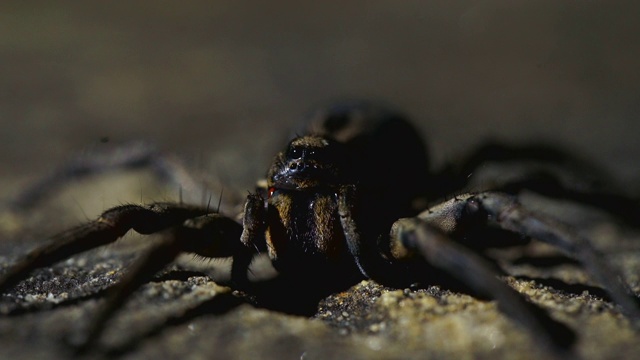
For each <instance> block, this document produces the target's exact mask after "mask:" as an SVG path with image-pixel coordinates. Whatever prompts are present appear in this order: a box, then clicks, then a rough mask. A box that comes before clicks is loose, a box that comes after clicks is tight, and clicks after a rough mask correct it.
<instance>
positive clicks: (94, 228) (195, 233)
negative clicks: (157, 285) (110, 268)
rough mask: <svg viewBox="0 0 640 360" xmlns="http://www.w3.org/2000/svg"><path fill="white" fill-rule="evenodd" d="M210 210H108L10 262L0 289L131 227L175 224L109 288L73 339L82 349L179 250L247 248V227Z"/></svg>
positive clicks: (148, 230)
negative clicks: (244, 236) (244, 241)
mask: <svg viewBox="0 0 640 360" xmlns="http://www.w3.org/2000/svg"><path fill="white" fill-rule="evenodd" d="M211 213H212V211H211V210H209V209H206V208H200V207H193V206H187V205H183V204H171V203H155V204H151V205H149V206H139V205H124V206H118V207H115V208H112V209H109V210H107V211H105V212H104V213H103V214H102V215H101V216H100V217H99V218H98V219H97V220H95V221H92V222H89V223H87V224H84V225H81V226H78V227H76V228H74V229H72V230H69V231H66V232H63V233H61V234H59V235H58V236H55V237H54V238H52V239H51V242H50V243H49V244H47V245H45V246H42V247H39V248H36V249H34V250H32V251H31V252H30V253H29V254H27V255H26V256H25V257H23V258H22V259H20V260H18V262H16V263H15V264H13V265H12V266H10V267H9V268H8V270H6V271H5V273H4V274H3V275H2V277H0V292H6V291H8V290H9V289H10V288H12V287H13V286H15V285H16V284H17V283H18V282H19V281H21V280H23V279H25V278H26V277H27V276H29V274H30V273H31V272H32V271H33V270H35V269H37V268H41V267H45V266H49V265H52V264H54V263H56V262H58V261H61V260H63V259H66V258H68V257H70V256H73V255H75V254H77V253H80V252H83V251H86V250H89V249H92V248H95V247H98V246H101V245H105V244H108V243H112V242H114V241H116V240H117V239H119V238H120V237H122V236H123V235H124V234H125V233H127V232H128V231H129V230H131V229H133V230H135V231H136V232H138V233H141V234H152V233H157V232H160V231H163V230H167V229H171V231H169V232H166V233H164V234H163V235H164V236H163V237H162V239H160V241H159V242H158V243H157V244H154V246H153V247H151V249H149V250H148V251H147V252H146V253H144V254H143V255H141V256H140V257H139V258H138V259H137V260H136V261H135V262H134V263H133V264H132V266H131V267H130V269H129V270H128V272H127V273H126V274H125V275H124V276H123V278H122V279H121V281H120V282H118V283H117V284H116V285H115V286H114V287H112V288H110V289H109V292H108V295H107V298H106V299H105V301H104V302H103V304H102V305H101V308H100V309H98V311H97V313H96V316H95V317H94V318H93V319H92V321H91V323H90V324H89V326H90V327H89V329H88V330H87V331H84V332H83V333H82V334H81V335H79V336H77V337H74V338H73V339H72V343H73V344H74V346H75V347H76V350H77V351H78V352H82V351H84V350H87V349H88V348H90V346H91V345H92V344H94V343H95V341H96V340H97V339H98V338H99V336H100V334H101V333H102V331H103V329H104V326H105V324H106V322H107V321H108V320H109V319H110V318H111V317H112V315H113V313H114V312H116V311H117V310H118V309H119V308H120V307H121V306H122V304H123V303H124V302H125V301H126V299H127V298H128V297H129V296H130V295H131V293H132V292H134V291H135V290H136V289H138V288H139V287H140V286H141V285H143V284H144V283H145V282H146V281H148V280H149V279H151V278H152V277H153V276H154V275H155V274H156V273H157V272H158V271H160V270H162V269H163V268H164V267H165V266H166V265H167V264H169V263H170V262H171V261H173V260H174V259H175V258H176V257H177V256H178V255H179V254H181V253H183V252H191V253H195V254H198V255H201V256H205V257H230V256H235V255H236V254H245V253H247V252H248V250H246V248H245V247H244V245H243V244H242V243H241V242H240V241H239V238H240V234H241V232H242V226H241V225H240V224H238V223H237V222H235V221H233V220H231V219H229V218H227V217H224V216H222V215H219V214H211Z"/></svg>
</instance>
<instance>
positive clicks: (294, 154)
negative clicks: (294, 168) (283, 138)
mask: <svg viewBox="0 0 640 360" xmlns="http://www.w3.org/2000/svg"><path fill="white" fill-rule="evenodd" d="M287 157H288V158H289V159H300V158H301V157H302V150H300V149H299V148H297V147H291V148H289V151H288V152H287Z"/></svg>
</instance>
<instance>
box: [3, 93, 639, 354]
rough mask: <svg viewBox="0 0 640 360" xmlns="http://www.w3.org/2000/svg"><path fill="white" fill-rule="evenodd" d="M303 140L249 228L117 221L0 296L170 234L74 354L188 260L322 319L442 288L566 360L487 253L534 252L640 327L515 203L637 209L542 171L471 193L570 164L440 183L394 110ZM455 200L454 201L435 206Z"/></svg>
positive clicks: (145, 218) (141, 212)
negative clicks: (226, 261)
mask: <svg viewBox="0 0 640 360" xmlns="http://www.w3.org/2000/svg"><path fill="white" fill-rule="evenodd" d="M305 129H306V130H305V132H306V133H308V134H310V135H303V136H296V137H294V138H293V139H292V140H291V141H290V142H289V143H288V145H287V146H286V147H285V149H284V150H283V151H281V152H280V153H278V154H277V155H276V157H275V159H274V161H273V164H272V165H271V167H270V168H269V170H268V173H267V179H266V182H263V183H262V185H261V186H260V187H259V188H258V190H257V191H256V192H254V193H251V194H249V195H248V196H247V199H246V203H245V206H244V212H243V216H242V223H241V224H240V223H239V222H237V221H236V220H234V219H232V218H230V217H226V216H223V215H221V214H219V213H217V211H213V210H212V209H211V208H210V207H208V206H190V205H186V204H183V203H154V204H151V205H147V206H142V205H123V206H118V207H114V208H111V209H108V210H107V211H105V212H104V213H103V214H102V215H101V216H100V217H99V218H98V219H96V220H94V221H91V222H89V223H86V224H84V225H80V226H79V227H76V228H74V229H71V230H69V231H66V232H63V233H61V234H59V235H58V236H55V237H53V238H52V239H51V241H50V242H49V243H48V244H47V245H44V246H42V247H37V248H36V249H34V250H32V251H31V252H29V253H28V254H27V255H26V256H24V257H23V258H22V259H20V260H18V261H17V262H15V263H14V264H12V265H10V266H9V267H7V268H6V269H5V271H4V274H3V275H2V277H1V278H0V292H7V291H8V290H10V289H11V288H12V287H14V286H15V285H16V284H18V283H19V282H20V281H22V280H24V279H25V278H27V277H28V276H29V275H30V274H31V272H32V271H33V270H35V269H37V268H41V267H45V266H49V265H51V264H54V263H56V262H58V261H61V260H64V259H66V258H68V257H70V256H72V255H74V254H77V253H79V252H82V251H85V250H89V249H92V248H95V247H98V246H102V245H105V244H108V243H112V242H114V241H116V240H117V239H118V238H120V237H122V236H123V235H124V234H125V233H127V232H128V231H129V230H131V229H133V230H134V231H136V232H138V233H141V234H152V233H158V232H162V233H163V237H162V241H160V242H159V243H158V244H157V245H155V246H153V247H152V248H151V249H149V250H148V253H147V254H145V255H144V256H142V257H141V258H140V259H139V260H138V261H137V262H136V263H134V264H133V266H132V267H131V269H129V271H128V274H127V275H126V276H125V277H124V278H123V279H122V280H121V281H120V283H118V284H117V285H115V286H114V287H113V289H112V290H113V291H111V292H110V293H109V295H108V297H107V299H106V301H105V302H104V303H103V306H102V308H100V309H99V311H98V313H97V314H96V317H95V318H94V319H92V320H91V327H90V329H89V331H87V332H86V333H85V334H84V336H83V337H82V338H81V339H79V340H77V341H76V343H75V346H77V347H78V349H82V350H85V349H87V348H89V345H91V344H93V343H94V342H96V341H97V340H98V339H99V337H100V334H101V332H102V330H103V329H104V327H105V324H106V323H107V321H108V319H109V318H110V317H111V315H112V314H113V313H114V312H115V311H117V310H118V309H119V308H120V307H121V306H122V304H123V303H124V302H125V301H126V299H127V298H128V297H129V295H130V294H131V293H132V292H134V291H135V290H136V289H137V288H139V287H140V286H141V285H143V284H144V283H145V282H147V281H149V279H150V278H152V277H153V276H154V274H156V273H157V272H158V271H160V270H162V269H163V268H164V267H166V266H167V265H168V264H170V263H171V262H172V261H173V260H174V259H175V258H176V257H177V256H178V255H179V254H181V253H194V254H197V255H199V256H202V257H206V258H232V259H233V263H232V264H233V265H232V268H231V277H230V280H229V281H228V285H229V286H231V287H232V288H233V289H236V290H239V291H241V292H243V293H245V294H248V296H249V297H250V299H251V300H252V301H253V302H255V303H256V304H258V305H260V306H265V307H268V308H274V309H280V310H283V311H288V312H297V313H310V312H311V313H312V312H313V311H314V309H315V307H316V306H317V303H318V301H319V300H320V299H322V298H323V297H326V296H328V295H329V294H331V293H335V292H338V291H341V290H344V289H346V288H348V287H349V286H352V285H354V284H356V283H357V282H358V281H360V280H362V279H367V278H368V279H372V280H375V281H376V282H379V283H381V284H384V285H386V286H390V287H396V288H405V287H409V286H428V285H430V284H443V285H444V286H448V287H450V288H453V289H462V290H463V291H466V292H470V293H471V294H473V295H475V296H478V297H481V298H488V299H494V300H496V301H497V303H498V306H499V308H500V309H501V310H502V311H503V312H504V313H505V314H507V315H508V316H509V317H511V318H512V319H513V320H514V321H515V322H517V323H519V324H521V325H522V326H524V327H525V328H527V329H528V330H529V331H530V332H531V333H532V334H533V335H534V336H535V337H536V338H537V339H539V340H540V341H541V342H542V343H543V344H544V345H546V346H547V347H548V348H549V349H550V350H552V351H562V352H564V351H568V350H569V349H570V348H571V345H572V343H573V342H574V338H575V335H574V333H573V331H572V330H571V329H570V328H569V327H567V326H566V325H564V324H562V323H561V322H559V321H556V320H554V319H552V318H551V317H550V316H549V315H548V314H547V313H546V312H545V311H543V310H542V309H541V308H539V307H537V306H534V305H533V304H532V303H530V302H528V301H526V300H525V299H524V297H522V296H521V295H520V294H518V293H517V292H516V291H515V290H513V289H512V288H511V287H509V286H508V285H506V284H505V283H504V282H502V281H501V280H499V278H498V275H499V274H500V273H499V271H498V270H497V269H496V267H495V266H494V265H493V264H492V263H490V262H489V261H488V260H487V258H485V257H484V256H482V253H481V252H477V250H480V249H484V248H486V247H489V246H495V245H496V243H501V244H502V245H513V244H521V243H522V242H523V241H524V240H527V239H530V238H532V239H536V240H539V241H542V242H545V243H549V244H551V245H553V246H555V247H557V248H558V249H560V250H561V251H563V252H564V253H566V254H567V255H569V256H571V257H574V258H575V259H577V260H578V261H580V262H581V263H582V264H583V265H584V267H585V268H586V269H587V270H588V271H589V272H590V274H591V276H592V277H593V278H594V279H595V280H596V281H598V282H600V283H601V284H602V285H603V286H604V287H605V288H606V290H607V291H608V292H609V294H610V296H611V298H612V299H613V301H614V302H616V303H617V304H618V305H620V307H621V309H622V312H623V313H625V314H626V315H627V316H628V317H629V318H630V319H631V320H632V321H633V322H638V320H640V310H639V307H638V304H637V300H636V298H635V296H634V295H633V294H632V292H631V291H630V290H629V289H628V287H627V286H626V284H625V283H624V282H623V281H622V280H621V277H620V275H619V274H618V273H617V271H616V270H615V269H614V268H612V267H611V266H610V265H609V264H607V263H606V262H605V261H604V260H603V258H602V257H601V256H600V254H599V253H598V251H596V250H595V249H594V248H593V247H592V246H591V245H590V243H589V242H588V241H587V240H586V239H583V238H582V237H581V236H580V235H578V233H577V232H575V231H574V230H573V229H571V227H569V226H568V225H565V224H563V223H562V222H560V221H557V220H555V219H553V218H549V217H546V216H543V215H540V214H538V213H536V212H534V211H531V210H530V209H527V208H526V207H525V206H523V205H521V203H520V202H519V201H518V193H519V192H520V191H521V190H522V189H529V190H533V191H537V192H539V193H542V194H543V195H547V196H554V197H562V198H568V199H571V200H578V201H581V202H585V203H588V204H591V205H596V206H599V207H602V208H604V209H605V210H609V211H611V212H614V213H616V214H619V215H621V214H622V212H617V211H616V209H619V208H621V207H624V208H628V206H627V205H629V204H626V203H625V204H622V203H623V202H625V201H627V200H626V199H624V198H622V197H617V196H616V195H612V194H597V196H594V193H593V192H592V191H590V189H585V188H584V187H579V186H578V187H573V188H572V187H570V186H566V185H565V184H564V183H563V182H562V181H560V180H559V179H557V178H555V177H554V176H552V175H550V174H548V173H546V172H544V171H540V170H535V171H530V172H528V173H526V176H524V175H523V176H519V177H516V178H515V179H509V180H505V181H502V182H498V183H494V184H491V188H492V189H491V190H490V191H475V192H463V191H464V189H465V187H466V186H467V185H468V184H467V182H468V175H469V174H470V173H471V172H473V169H474V168H475V167H477V166H478V165H479V164H481V163H482V162H483V161H485V160H486V159H493V160H498V161H499V160H501V159H505V158H508V159H518V158H522V159H525V160H532V159H534V160H543V161H545V162H555V163H556V165H558V163H560V162H561V161H563V160H566V156H565V155H564V154H562V153H560V152H556V151H555V150H553V149H548V148H542V147H539V148H537V147H524V148H519V149H515V148H510V149H509V148H504V147H499V146H490V147H485V148H484V149H483V150H482V151H479V152H477V153H476V155H474V156H472V157H470V158H469V159H468V160H467V161H465V162H463V164H462V165H461V166H458V167H455V168H454V167H448V168H446V169H445V170H444V171H442V172H440V173H437V174H431V173H430V172H429V166H428V159H427V154H426V150H425V147H424V145H423V143H422V140H421V139H420V137H419V136H418V135H417V132H416V131H415V130H414V129H413V128H412V126H411V125H410V124H409V123H408V122H407V121H406V120H405V119H404V118H403V117H402V116H401V115H399V114H398V113H396V112H393V111H390V110H388V109H385V108H381V107H379V106H375V105H371V104H366V103H357V104H353V103H351V104H342V105H337V106H333V107H329V108H327V109H325V110H323V111H321V112H319V113H316V115H315V116H314V117H312V119H311V120H310V121H309V122H307V123H306V124H305ZM127 161H129V160H127ZM131 161H133V162H135V161H134V160H131ZM136 161H137V160H136ZM125 162H126V161H125ZM40 190H41V189H39V190H38V191H40ZM476 190H477V189H476ZM445 194H455V195H451V196H450V198H448V199H447V200H445V201H435V205H433V203H434V199H437V198H442V197H443V195H445ZM428 204H432V205H428ZM261 254H268V257H269V259H270V260H271V263H272V265H273V267H274V268H275V270H276V271H277V275H276V276H275V277H273V278H270V279H263V280H260V281H257V280H255V279H252V278H251V277H250V276H249V275H250V274H249V267H250V265H251V263H252V261H253V260H254V258H255V257H256V256H257V255H261ZM214 280H216V279H214Z"/></svg>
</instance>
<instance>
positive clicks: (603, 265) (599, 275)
mask: <svg viewBox="0 0 640 360" xmlns="http://www.w3.org/2000/svg"><path fill="white" fill-rule="evenodd" d="M469 206H470V207H472V208H476V209H477V210H480V211H483V212H485V213H486V214H487V215H488V217H489V219H491V220H492V221H493V222H495V223H496V224H497V225H498V226H500V227H502V228H504V229H507V230H510V231H514V232H518V233H521V234H524V235H526V236H528V237H531V238H534V239H536V240H538V241H542V242H546V243H548V244H551V245H553V246H555V247H557V248H558V249H559V250H561V251H563V252H564V253H565V254H566V255H568V256H570V257H573V258H575V259H576V260H578V261H580V262H581V263H582V265H583V266H584V267H585V268H586V270H587V271H588V272H589V274H590V275H591V276H592V277H593V278H594V280H596V281H598V282H599V283H600V284H601V285H602V286H603V287H604V288H605V289H606V290H607V291H608V292H609V294H610V295H611V298H612V299H613V301H614V302H615V303H617V304H618V305H620V306H621V308H622V311H623V312H624V313H625V314H626V315H627V317H629V318H630V319H631V320H632V322H633V323H634V325H635V326H640V302H639V301H638V299H637V298H636V296H634V294H633V292H632V291H631V290H630V289H629V287H628V285H627V284H626V283H625V282H624V279H623V277H622V274H620V273H619V272H618V271H617V270H616V269H615V268H614V267H612V266H611V265H610V264H609V263H608V262H607V261H606V259H605V257H604V256H603V255H602V254H601V253H600V252H599V251H598V250H597V249H595V248H594V247H593V246H592V245H591V243H590V242H589V241H588V240H587V239H585V238H583V237H582V236H580V235H579V234H578V233H576V231H574V230H573V229H572V228H571V227H569V226H567V225H566V224H563V223H560V222H558V221H554V220H553V219H550V218H548V217H545V216H542V215H540V214H536V213H533V212H531V211H529V210H527V209H526V208H525V207H524V206H523V205H521V204H520V203H519V202H518V201H517V200H516V199H515V197H513V196H510V195H507V194H503V193H496V192H486V193H482V194H478V195H477V196H474V197H472V198H471V199H470V201H469Z"/></svg>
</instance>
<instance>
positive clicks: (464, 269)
mask: <svg viewBox="0 0 640 360" xmlns="http://www.w3.org/2000/svg"><path fill="white" fill-rule="evenodd" d="M353 192H354V189H353V188H344V189H342V190H341V192H340V194H339V197H338V200H339V202H338V205H339V213H340V219H341V222H342V226H343V228H344V229H345V236H346V238H347V243H348V246H349V249H350V251H351V253H352V254H353V256H354V258H355V259H356V261H357V263H358V265H359V266H360V268H361V270H362V271H363V273H364V274H365V275H367V276H368V277H370V278H372V279H373V280H376V281H379V282H381V283H387V284H388V283H392V284H393V282H394V281H396V280H395V279H399V276H404V277H405V278H406V277H407V276H409V277H411V276H413V278H412V279H410V280H409V281H411V282H415V281H421V280H424V279H428V278H429V276H430V274H416V271H415V269H416V267H413V266H412V265H411V264H412V263H414V264H415V261H419V260H421V261H419V262H421V263H422V262H424V261H426V262H427V263H428V265H430V266H431V267H433V268H434V269H437V270H442V271H444V272H446V273H447V274H448V275H450V276H452V277H453V278H454V279H455V280H457V281H459V282H461V283H463V284H464V285H465V286H466V287H467V288H469V289H470V290H473V291H474V292H475V293H477V294H479V295H482V296H486V297H489V298H493V299H495V300H496V301H497V303H498V306H499V307H500V309H501V310H502V311H503V312H504V313H505V314H507V315H508V316H510V317H511V318H513V319H514V320H515V321H517V322H519V323H520V324H522V325H523V326H525V327H526V328H527V329H529V330H530V331H531V332H532V334H534V336H536V337H537V338H538V339H540V340H541V341H542V342H543V343H544V344H546V345H547V346H548V347H549V348H550V349H551V350H553V351H554V352H556V353H559V354H560V353H564V352H566V349H567V348H568V347H570V345H571V344H572V343H573V342H574V341H575V334H574V332H573V331H572V330H570V329H569V328H568V327H566V326H565V325H563V324H561V323H558V322H557V321H555V320H553V319H552V318H551V317H549V315H548V314H547V313H546V312H545V311H543V310H542V309H540V308H538V307H537V306H535V305H534V304H531V303H529V302H527V301H526V300H525V299H524V298H522V297H521V296H520V295H519V294H518V292H516V291H515V290H513V289H512V288H510V287H509V286H508V285H506V284H505V283H503V282H502V281H500V280H499V279H498V278H497V273H496V272H495V271H494V270H493V268H492V267H491V265H490V264H488V263H487V261H486V260H484V259H482V258H481V257H480V256H478V255H477V254H475V253H474V252H472V251H471V250H469V249H467V248H465V247H463V246H461V245H458V244H456V243H455V242H453V240H451V238H450V237H449V236H448V235H447V234H446V233H445V232H444V231H443V229H440V228H438V227H436V226H434V225H432V224H430V223H429V222H427V221H425V220H423V219H420V218H404V219H400V220H398V221H396V222H395V223H394V224H393V226H392V228H391V232H390V235H389V237H385V239H387V241H388V243H387V244H386V246H385V244H379V245H382V246H376V245H377V244H375V242H371V241H363V238H362V234H361V233H360V232H359V230H358V227H357V226H356V219H355V217H354V215H355V214H354V213H353V212H352V210H354V209H353V208H352V207H351V206H350V205H349V204H351V203H352V202H351V201H349V200H348V198H349V197H352V196H353ZM454 210H455V209H454ZM444 213H446V214H448V215H451V213H450V212H449V211H448V210H445V211H444ZM441 220H442V219H441ZM423 268H424V267H417V269H423ZM408 270H409V271H408ZM412 270H413V271H412Z"/></svg>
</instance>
